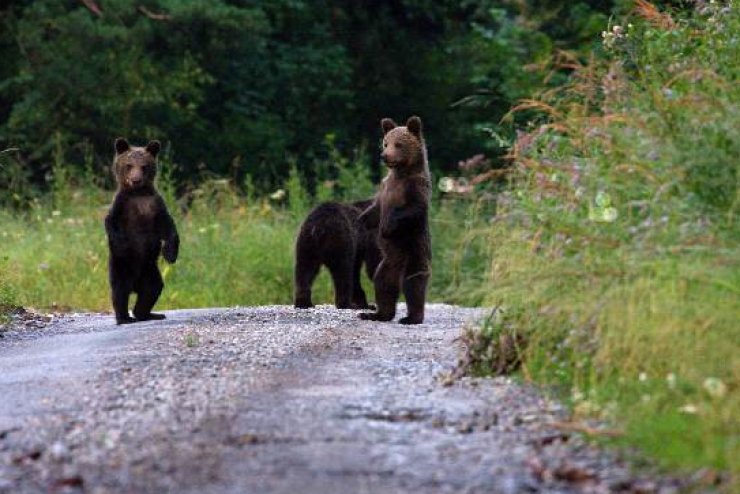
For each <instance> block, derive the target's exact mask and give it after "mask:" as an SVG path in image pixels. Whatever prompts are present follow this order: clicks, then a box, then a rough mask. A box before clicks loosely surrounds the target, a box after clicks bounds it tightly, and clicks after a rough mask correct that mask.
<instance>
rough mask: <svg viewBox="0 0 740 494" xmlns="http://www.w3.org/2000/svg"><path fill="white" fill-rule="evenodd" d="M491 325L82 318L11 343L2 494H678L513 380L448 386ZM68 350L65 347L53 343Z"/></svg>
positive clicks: (259, 311)
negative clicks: (461, 352)
mask: <svg viewBox="0 0 740 494" xmlns="http://www.w3.org/2000/svg"><path fill="white" fill-rule="evenodd" d="M478 315H480V311H477V310H473V309H462V308H456V307H451V306H445V305H435V304H432V305H430V306H429V308H428V318H427V322H426V323H425V324H424V325H421V326H415V327H408V326H401V325H398V324H378V323H372V322H361V321H359V320H357V316H356V313H354V312H352V311H338V310H334V309H332V308H329V307H321V308H317V309H313V310H308V311H297V310H294V309H292V308H289V307H284V306H274V307H255V308H235V309H206V310H198V311H172V312H169V313H168V317H169V319H168V320H167V321H166V322H165V323H162V322H149V323H142V324H135V325H130V326H124V327H115V326H113V325H112V324H111V318H110V316H107V317H101V316H78V317H74V318H72V319H71V320H70V321H66V322H61V323H59V325H57V326H56V327H54V328H49V330H48V331H47V332H46V333H44V332H41V333H39V334H38V335H34V337H33V338H28V335H25V338H24V339H22V338H20V336H18V337H14V336H13V335H12V334H10V335H9V336H8V338H6V339H5V340H3V341H0V397H2V400H1V401H0V492H2V493H5V492H8V493H10V492H13V493H17V492H49V491H57V492H94V493H98V492H101V493H102V492H132V493H133V492H136V493H139V492H192V493H205V492H208V493H210V492H213V493H242V492H301V493H325V492H355V493H363V492H378V493H380V492H502V493H518V492H539V491H547V492H619V491H622V492H638V491H639V492H671V491H672V490H673V489H675V487H676V485H677V484H676V483H675V482H673V481H672V480H670V479H661V478H650V477H647V476H646V474H643V475H642V476H635V475H634V474H632V473H631V472H630V471H629V469H628V468H627V467H626V466H625V465H624V464H623V463H621V462H620V461H619V460H618V459H617V458H616V457H615V456H614V455H613V454H610V453H605V452H603V451H600V450H598V449H596V448H594V447H591V446H589V445H587V444H585V443H584V442H583V441H581V440H580V439H579V438H578V437H576V436H570V435H568V434H563V433H562V432H559V431H556V430H554V429H552V428H551V427H550V426H549V425H548V424H550V423H551V422H552V421H553V420H557V419H560V418H562V416H563V413H564V412H563V410H562V408H561V407H560V406H559V405H558V404H557V403H553V402H551V401H549V400H547V399H545V398H543V397H542V396H541V395H540V394H539V393H538V392H537V391H536V390H534V389H533V388H531V387H528V386H522V385H519V384H516V383H514V382H513V381H511V380H509V379H503V378H499V379H471V378H464V379H461V380H458V381H456V382H454V383H452V385H445V383H443V382H442V381H441V380H440V379H438V377H439V376H440V375H442V374H444V373H445V372H449V371H450V370H451V369H452V368H453V366H454V364H455V360H456V354H457V351H458V349H457V343H456V341H455V338H457V336H458V335H459V334H460V328H461V326H462V325H463V324H464V323H465V322H466V321H469V320H471V319H473V318H475V317H476V316H478ZM45 334H54V336H45Z"/></svg>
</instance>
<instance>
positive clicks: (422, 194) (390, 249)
mask: <svg viewBox="0 0 740 494" xmlns="http://www.w3.org/2000/svg"><path fill="white" fill-rule="evenodd" d="M381 127H382V128H383V152H382V154H381V157H382V159H383V161H384V162H385V164H386V166H387V167H388V175H386V177H385V178H384V179H383V182H382V183H381V184H380V189H379V191H378V193H377V194H376V196H375V199H374V201H373V203H372V205H371V206H370V207H369V208H368V209H367V210H365V211H364V212H363V213H362V215H361V216H360V221H361V222H363V223H364V224H365V225H367V227H368V228H372V227H373V226H375V225H377V226H378V244H379V245H380V250H381V252H382V261H381V262H380V266H378V269H377V270H376V272H375V276H374V278H373V282H374V284H375V302H376V304H377V306H378V309H377V311H376V312H365V313H362V314H360V318H361V319H366V320H371V321H390V320H391V319H393V318H394V317H395V315H396V302H398V297H399V295H400V292H401V289H403V294H404V296H405V297H406V305H407V306H408V314H407V315H406V317H404V318H402V319H401V320H400V321H399V322H400V323H401V324H421V323H422V322H424V302H425V298H426V289H427V283H428V282H429V277H430V276H431V264H432V245H431V239H430V235H429V201H430V199H431V194H432V183H431V177H430V174H429V165H428V163H427V150H426V145H425V143H424V136H423V135H422V130H421V119H420V118H419V117H411V118H409V119H408V121H407V122H406V125H405V126H403V127H400V126H398V125H397V124H396V123H395V122H394V121H393V120H391V119H389V118H384V119H383V120H382V121H381Z"/></svg>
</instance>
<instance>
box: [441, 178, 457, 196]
mask: <svg viewBox="0 0 740 494" xmlns="http://www.w3.org/2000/svg"><path fill="white" fill-rule="evenodd" d="M438 187H439V190H441V191H442V192H445V193H448V192H452V190H453V189H454V188H455V180H454V179H453V178H452V177H442V178H440V179H439V184H438Z"/></svg>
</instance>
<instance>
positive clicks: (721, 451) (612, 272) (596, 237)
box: [466, 2, 740, 491]
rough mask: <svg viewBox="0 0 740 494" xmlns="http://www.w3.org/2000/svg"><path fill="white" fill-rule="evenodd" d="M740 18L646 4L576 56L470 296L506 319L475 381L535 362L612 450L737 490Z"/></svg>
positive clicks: (472, 356) (516, 162) (481, 335)
mask: <svg viewBox="0 0 740 494" xmlns="http://www.w3.org/2000/svg"><path fill="white" fill-rule="evenodd" d="M643 4H645V2H643ZM738 10H739V9H738V8H737V7H736V6H732V5H731V6H727V5H720V4H719V3H717V4H703V5H702V6H701V9H700V10H697V11H696V12H694V13H692V14H689V15H687V16H686V17H685V18H680V19H679V18H676V19H672V18H669V17H668V16H667V14H661V13H659V11H649V10H646V13H647V15H645V16H643V18H642V19H640V18H635V19H633V20H632V22H633V23H634V26H630V27H627V26H625V27H619V28H615V27H611V26H610V27H609V28H608V32H607V33H606V34H605V36H604V50H603V53H601V54H600V55H597V56H596V57H595V58H594V59H593V60H591V61H590V62H589V63H587V64H583V65H579V63H578V61H577V60H572V59H569V60H567V63H568V64H570V66H571V67H572V66H578V67H577V68H576V69H575V71H574V73H573V75H572V77H571V82H570V83H569V84H568V85H566V86H564V87H562V88H559V89H558V90H556V91H550V92H548V93H545V94H543V95H541V97H540V98H539V99H538V100H532V101H527V102H523V103H522V105H520V108H519V109H529V110H531V109H533V108H536V109H540V110H541V111H542V113H543V115H545V116H546V118H545V120H544V122H543V123H542V124H540V125H533V126H532V128H531V129H529V131H528V132H527V133H526V134H522V135H521V136H520V137H519V139H518V140H517V143H516V144H515V146H514V148H513V150H512V156H511V158H512V162H513V168H512V174H511V188H510V190H509V191H508V192H506V193H504V194H501V195H500V196H499V201H498V215H497V217H496V218H495V220H494V223H493V225H492V226H491V227H490V228H483V229H481V230H480V231H479V233H478V234H479V235H480V236H481V238H484V239H486V242H487V243H488V244H489V245H490V246H491V253H490V256H489V257H487V259H488V264H487V266H486V269H485V271H486V276H487V279H486V280H485V282H484V283H482V284H478V283H477V282H476V283H474V284H471V285H469V286H468V287H467V290H469V291H471V292H473V293H475V292H478V294H479V296H480V297H481V300H482V302H483V303H484V304H485V305H490V306H497V305H500V306H501V307H502V311H501V313H499V314H497V315H496V317H494V318H492V319H491V320H490V321H488V323H486V324H484V325H482V326H481V328H480V329H479V330H478V331H477V332H473V333H470V334H468V335H467V337H466V341H467V342H468V344H469V349H468V353H469V355H468V360H469V363H470V366H471V368H472V369H473V370H474V371H476V372H478V373H484V374H485V373H489V374H490V373H496V372H507V371H511V370H512V369H515V368H518V369H520V373H521V375H522V376H523V377H524V378H525V379H529V380H533V381H536V382H539V383H543V384H546V385H547V387H548V388H549V389H553V390H555V391H556V392H557V393H558V394H559V395H560V396H561V397H564V398H565V399H566V400H567V401H568V402H569V403H571V405H572V407H573V412H574V420H578V421H580V420H590V419H603V420H606V421H607V422H608V423H610V424H611V426H613V427H617V428H620V429H623V432H624V434H623V435H621V436H620V437H619V438H616V439H609V441H610V442H614V443H616V444H619V445H622V446H630V447H637V448H639V449H641V450H642V451H644V452H645V453H647V454H648V455H650V456H652V457H654V458H657V459H659V460H660V461H661V462H662V463H663V464H664V465H666V466H668V467H671V468H679V469H681V468H684V469H696V468H702V467H703V468H710V469H714V470H715V471H719V472H725V473H729V475H730V476H731V477H733V480H730V481H728V482H727V483H725V484H724V487H723V489H725V490H727V491H732V490H733V489H734V488H737V486H738V476H740V324H738V321H740V242H739V241H740V229H739V228H738V225H737V209H738V204H740V203H739V201H738V199H739V195H738V191H739V190H740V189H739V187H738V175H740V170H739V167H740V84H738V77H739V75H740V70H739V69H738V63H739V62H738V60H740V57H738V51H739V50H738V40H737V33H738V32H740V14H739V12H738ZM651 16H652V17H651ZM561 62H562V60H561ZM514 111H518V109H516V108H515V109H514ZM507 351H508V352H514V355H505V354H504V353H505V352H507ZM502 362H504V363H505V364H506V365H504V366H503V367H502V365H501V363H502ZM709 477H710V478H711V476H709Z"/></svg>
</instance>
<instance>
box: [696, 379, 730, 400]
mask: <svg viewBox="0 0 740 494" xmlns="http://www.w3.org/2000/svg"><path fill="white" fill-rule="evenodd" d="M702 386H703V387H704V389H705V390H706V392H707V393H708V394H709V396H711V397H712V398H722V397H723V396H724V395H725V394H727V385H726V384H725V383H723V382H722V381H720V380H719V379H718V378H716V377H708V378H706V379H705V380H704V383H703V384H702Z"/></svg>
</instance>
